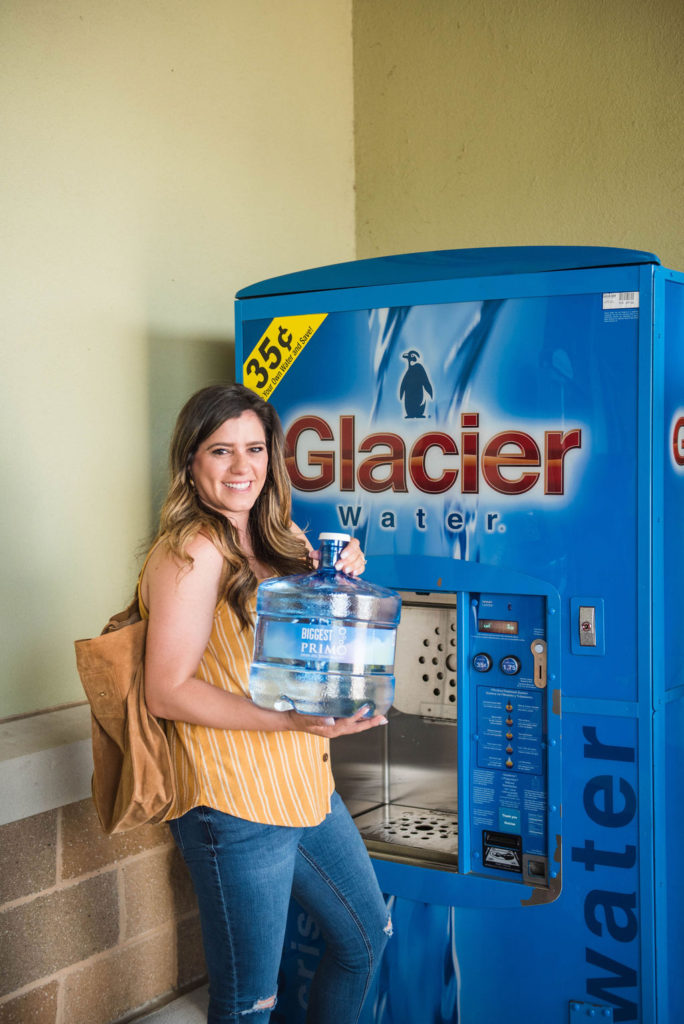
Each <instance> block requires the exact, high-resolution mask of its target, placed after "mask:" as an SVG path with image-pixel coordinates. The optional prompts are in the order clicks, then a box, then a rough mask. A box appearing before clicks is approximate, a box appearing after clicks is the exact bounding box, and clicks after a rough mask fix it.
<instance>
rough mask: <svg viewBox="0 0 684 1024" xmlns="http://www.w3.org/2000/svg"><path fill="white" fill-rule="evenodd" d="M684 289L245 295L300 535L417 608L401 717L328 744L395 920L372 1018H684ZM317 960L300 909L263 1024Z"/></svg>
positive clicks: (490, 283) (260, 387)
mask: <svg viewBox="0 0 684 1024" xmlns="http://www.w3.org/2000/svg"><path fill="white" fill-rule="evenodd" d="M683 285H684V277H683V276H682V275H681V274H678V273H675V272H673V271H671V270H667V269H666V268H664V267H662V266H661V265H660V262H659V260H658V259H657V257H656V256H654V255H652V254H651V253H647V252H639V251H632V250H624V249H613V248H575V247H570V248H566V247H539V248H536V247H535V248H501V249H479V250H478V249H473V250H454V251H446V252H429V253H421V254H415V255H404V256H392V257H387V258H379V259H371V260H363V261H357V262H352V263H346V264H340V265H337V266H330V267H322V268H318V269H313V270H309V271H303V272H300V273H294V274H290V275H286V276H283V277H279V278H275V279H273V280H268V281H264V282H261V283H260V284H256V285H253V286H251V287H248V288H245V289H244V290H243V291H241V292H240V293H239V295H238V298H237V301H236V356H237V368H238V369H237V374H238V378H239V379H241V380H243V381H244V382H245V383H246V384H247V385H248V386H249V387H250V388H252V389H253V390H254V391H255V392H256V393H257V394H260V395H262V396H263V397H264V398H265V399H267V400H268V401H270V402H272V403H273V404H274V406H275V407H276V408H277V410H278V412H279V414H280V416H281V419H282V421H283V426H284V429H285V432H286V437H287V444H288V470H289V474H290V477H291V480H292V488H293V502H294V518H295V521H296V522H297V523H299V524H300V525H301V526H303V527H305V528H309V529H310V531H311V536H312V538H313V539H314V541H315V538H316V536H317V535H318V532H319V531H320V530H344V531H348V532H351V533H353V534H354V535H355V536H357V537H358V538H359V539H360V541H361V543H362V546H363V548H364V550H365V552H366V554H367V557H368V566H367V571H366V577H367V579H369V580H370V581H371V582H377V583H381V584H383V585H385V586H389V587H393V588H394V589H397V590H399V591H400V592H401V594H402V598H403V606H402V618H401V624H400V627H399V634H398V640H397V657H396V683H397V685H396V699H395V704H394V707H393V708H392V710H391V712H390V715H389V724H388V726H387V728H382V729H377V730H372V731H371V732H369V733H366V734H361V735H359V736H356V737H349V738H346V739H343V740H338V741H335V743H334V744H333V747H334V750H333V762H334V772H335V778H336V784H337V787H338V789H339V791H340V793H341V794H342V796H343V797H344V799H345V800H346V802H347V804H348V806H349V808H350V810H351V812H352V814H353V815H354V817H355V820H356V823H357V825H358V828H359V830H360V832H361V834H362V836H363V838H364V840H365V842H366V845H367V847H368V850H369V852H370V855H371V857H372V859H373V864H374V867H375V870H376V872H377V876H378V879H379V881H380V884H381V887H382V890H383V892H384V893H385V894H386V897H387V900H388V904H389V906H390V908H391V911H392V917H393V924H394V935H393V938H392V939H391V941H390V942H389V944H388V946H387V950H386V954H385V957H384V959H383V962H382V965H381V968H380V970H379V972H378V976H377V979H376V982H375V985H374V988H373V990H372V992H371V993H370V995H369V998H368V1000H367V1003H366V1006H365V1008H364V1011H363V1016H362V1021H363V1024H433V1022H444V1024H446V1022H449V1024H456V1022H460V1024H500V1022H501V1024H503V1022H505V1024H578V1022H580V1021H585V1020H587V1021H588V1020H590V1019H591V1020H594V1021H596V1022H599V1021H601V1022H603V1021H605V1022H609V1021H619V1022H631V1021H634V1022H641V1024H673V1022H675V1021H677V1020H680V1019H684V970H682V963H683V959H684V898H683V889H682V871H680V868H679V866H678V865H679V859H678V858H679V857H680V856H684V832H683V825H682V821H683V819H684V815H683V814H682V807H684V785H683V783H682V779H683V777H684V775H683V770H682V762H683V760H684V759H683V756H682V755H683V753H684V624H683V602H682V580H683V579H684V522H683V518H682V517H683V512H684V501H683V497H684V287H683ZM320 951H321V940H320V936H319V935H318V930H317V926H316V925H315V923H314V922H313V921H312V920H311V919H309V918H308V916H307V915H306V914H304V913H303V911H302V910H301V908H298V907H297V906H296V905H293V907H292V909H291V914H290V921H289V924H288V935H287V940H286V943H285V949H284V956H283V964H282V970H281V985H280V996H279V1004H278V1009H277V1010H276V1011H275V1012H274V1015H273V1019H274V1021H280V1022H285V1024H299V1022H300V1021H303V1020H304V1007H305V1005H306V993H307V984H308V979H310V977H311V975H312V973H313V970H314V969H315V965H316V960H317V957H319V956H320Z"/></svg>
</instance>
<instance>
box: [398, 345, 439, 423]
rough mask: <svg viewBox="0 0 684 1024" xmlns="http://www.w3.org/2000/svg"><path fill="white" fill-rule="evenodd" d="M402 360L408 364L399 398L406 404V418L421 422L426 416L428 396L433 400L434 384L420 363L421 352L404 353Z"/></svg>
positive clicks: (413, 350) (412, 350)
mask: <svg viewBox="0 0 684 1024" xmlns="http://www.w3.org/2000/svg"><path fill="white" fill-rule="evenodd" d="M402 359H406V361H407V362H408V368H407V370H406V373H405V374H404V376H403V377H402V380H401V386H400V388H399V398H401V399H403V402H404V416H405V418H406V419H407V420H419V419H422V418H423V417H424V416H425V403H426V396H428V397H429V398H432V384H431V383H430V378H429V377H428V375H427V373H426V370H425V367H424V366H423V364H422V363H421V362H420V353H419V352H416V351H415V349H411V350H410V351H409V352H404V353H403V355H402Z"/></svg>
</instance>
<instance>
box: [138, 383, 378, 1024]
mask: <svg viewBox="0 0 684 1024" xmlns="http://www.w3.org/2000/svg"><path fill="white" fill-rule="evenodd" d="M171 474H172V479H171V485H170V489H169V493H168V496H167V499H166V502H165V504H164V507H163V509H162V513H161V522H160V531H159V536H158V538H157V541H156V543H155V545H154V546H153V548H152V550H151V552H150V554H149V555H148V559H147V562H146V564H145V566H144V568H143V572H142V574H141V579H140V589H139V598H140V606H141V614H143V615H145V616H147V617H148V618H149V624H148V632H147V653H146V659H145V692H146V699H147V703H148V706H149V708H150V711H151V712H152V713H153V714H155V715H158V716H159V717H160V718H164V719H167V720H168V734H169V744H170V748H171V754H172V759H173V763H174V766H175V771H176V781H177V789H178V794H177V798H176V802H175V805H174V807H173V808H172V809H171V811H170V813H169V818H170V819H172V820H171V822H170V826H171V831H172V833H173V836H174V839H175V841H176V843H177V845H178V847H179V849H180V850H181V852H182V854H183V857H184V858H185V861H186V863H187V865H188V868H189V870H190V873H191V875H192V879H193V883H194V886H195V890H196V893H197V898H198V901H199V907H200V917H201V922H202V935H203V940H204V948H205V955H206V960H207V967H208V971H209V1017H208V1021H209V1024H219V1022H221V1024H222V1022H225V1021H238V1020H249V1021H250V1022H251V1024H262V1022H264V1021H267V1020H268V1019H269V1016H270V1011H271V1010H272V1009H273V1007H274V1006H275V1002H276V984H277V974H278V966H279V963H280V956H281V951H282V946H283V938H284V933H285V924H286V917H287V910H288V905H289V900H290V895H291V894H293V895H294V896H295V897H296V898H297V900H298V901H299V903H300V904H301V905H302V906H303V907H304V908H305V909H306V910H307V911H308V912H309V913H310V914H311V915H312V916H313V917H314V918H315V919H316V920H317V922H318V923H319V925H320V928H321V931H322V934H323V936H324V938H325V941H326V948H325V953H324V955H323V957H322V959H321V963H320V967H319V969H318V971H317V972H316V976H315V977H314V979H313V982H312V985H311V993H310V997H309V1009H308V1016H307V1021H308V1022H311V1024H346V1022H350V1024H351V1022H355V1021H357V1020H358V1017H359V1013H360V1011H361V1006H362V1004H363V1000H364V997H365V995H366V992H367V991H368V987H369V985H370V982H371V979H372V976H373V973H374V971H375V969H376V967H377V965H378V962H379V959H380V956H381V953H382V950H383V948H384V945H385V942H386V941H387V937H388V934H389V933H390V925H389V920H388V914H387V910H386V908H385V904H384V901H383V899H382V894H381V893H380V890H379V888H378V885H377V882H376V879H375V875H374V873H373V870H372V867H371V864H370V860H369V858H368V856H367V853H366V850H365V847H364V846H363V843H362V841H361V838H360V836H359V834H358V831H357V830H356V827H355V826H354V824H353V822H352V821H351V818H350V817H349V814H348V813H347V811H346V809H345V807H344V805H343V804H342V802H341V800H340V798H339V797H338V795H337V794H336V793H334V789H333V782H332V775H331V772H330V760H329V752H328V742H329V740H330V739H331V738H333V737H335V736H342V735H348V734H350V733H355V732H362V731H364V730H366V729H373V728H376V727H377V726H379V725H382V724H385V719H384V718H381V717H379V716H376V717H373V718H365V717H363V715H364V710H365V709H362V710H361V711H359V712H358V713H357V714H356V715H354V716H353V717H352V718H349V719H340V720H335V719H326V718H318V717H315V716H303V715H298V714H297V713H296V712H294V711H285V712H277V711H270V710H266V709H264V708H259V707H257V706H256V705H255V704H253V703H252V701H251V700H250V699H249V690H248V676H249V664H250V658H251V654H252V643H253V632H252V626H253V619H254V613H255V598H256V586H257V582H258V581H259V580H261V579H264V578H266V577H268V576H274V575H286V574H290V573H297V572H302V571H306V568H307V565H308V564H309V563H308V558H309V554H310V552H311V545H310V544H309V543H308V541H307V540H306V538H305V536H304V534H303V533H302V532H301V530H299V529H298V527H296V526H295V525H294V524H293V523H292V521H291V519H290V489H289V481H288V478H287V473H286V470H285V460H284V452H283V433H282V428H281V426H280V422H279V420H278V416H277V414H276V412H275V410H274V409H273V408H272V407H271V406H270V405H268V404H267V403H266V402H264V401H263V400H262V399H261V398H259V397H258V396H257V395H255V394H254V393H253V392H251V391H249V390H248V389H247V388H245V387H244V386H243V385H241V384H232V385H227V386H223V385H217V386H212V387H208V388H204V389H203V390H202V391H199V392H198V393H197V394H195V395H193V397H192V398H191V399H190V400H189V401H188V402H187V403H186V405H185V407H184V408H183V409H182V411H181V413H180V415H179V417H178V422H177V424H176V428H175V432H174V436H173V440H172V444H171ZM364 564H365V559H364V557H363V554H362V553H361V550H360V547H359V545H358V542H356V541H352V542H350V544H349V545H348V546H347V547H346V548H345V549H344V551H343V552H342V555H341V558H340V562H339V563H338V568H340V569H342V570H344V571H345V572H347V573H351V574H356V573H360V572H361V571H362V569H363V566H364Z"/></svg>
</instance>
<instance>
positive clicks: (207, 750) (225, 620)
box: [138, 556, 333, 826]
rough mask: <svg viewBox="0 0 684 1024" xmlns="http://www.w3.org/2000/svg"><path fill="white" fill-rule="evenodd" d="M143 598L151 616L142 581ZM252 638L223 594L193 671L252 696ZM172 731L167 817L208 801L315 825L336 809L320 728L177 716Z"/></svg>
mask: <svg viewBox="0 0 684 1024" xmlns="http://www.w3.org/2000/svg"><path fill="white" fill-rule="evenodd" d="M148 557H149V556H148ZM143 571H144V567H143ZM140 578H141V579H142V572H141V574H140ZM138 601H139V604H140V614H141V615H142V616H143V618H147V617H148V614H147V609H146V608H145V605H144V603H143V600H142V597H141V596H140V589H138ZM255 607H256V595H255V597H254V609H255ZM253 640H254V632H253V630H252V629H251V628H249V629H241V625H240V622H239V620H238V618H237V616H236V614H235V612H234V611H233V610H232V609H231V608H230V607H229V605H227V604H226V602H225V601H221V602H220V604H219V605H218V607H217V608H216V611H215V613H214V623H213V627H212V631H211V636H210V637H209V643H208V644H207V648H206V650H205V652H204V655H203V656H202V660H201V661H200V664H199V667H198V669H197V672H196V673H195V675H196V676H197V678H199V679H204V680H205V681H206V682H207V683H210V684H211V685H212V686H218V687H219V689H221V690H227V691H228V692H229V693H237V694H240V695H242V696H245V697H249V685H248V680H249V667H250V662H251V658H252V647H253ZM166 733H167V736H168V740H169V747H170V750H171V760H172V763H173V765H174V768H175V772H176V799H175V802H174V804H173V806H172V807H171V808H170V810H169V812H168V814H167V815H166V820H169V819H171V818H178V817H180V816H181V815H182V814H185V813H186V811H189V810H190V809H191V808H193V807H199V806H206V807H213V808H215V809H216V810H219V811H225V812H226V813H227V814H232V815H234V816H235V817H238V818H245V819H246V820H248V821H256V822H261V823H263V824H268V825H292V826H307V825H317V824H318V823H319V822H321V821H322V820H323V818H324V817H325V815H326V814H327V813H328V811H329V810H330V796H331V794H332V791H333V779H332V772H331V770H330V750H329V742H328V740H326V739H324V738H323V737H322V736H313V735H311V734H310V733H305V732H291V731H288V732H260V731H256V730H254V731H252V730H243V729H211V728H208V727H207V726H203V725H190V724H188V723H187V722H172V721H167V722H166Z"/></svg>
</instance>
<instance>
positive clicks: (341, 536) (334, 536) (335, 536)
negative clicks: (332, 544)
mask: <svg viewBox="0 0 684 1024" xmlns="http://www.w3.org/2000/svg"><path fill="white" fill-rule="evenodd" d="M318 539H319V540H339V541H344V542H345V544H346V543H347V541H350V540H351V534H349V533H319V534H318Z"/></svg>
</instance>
